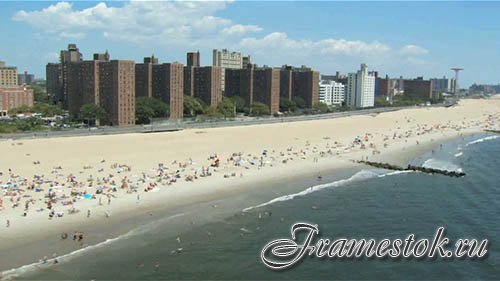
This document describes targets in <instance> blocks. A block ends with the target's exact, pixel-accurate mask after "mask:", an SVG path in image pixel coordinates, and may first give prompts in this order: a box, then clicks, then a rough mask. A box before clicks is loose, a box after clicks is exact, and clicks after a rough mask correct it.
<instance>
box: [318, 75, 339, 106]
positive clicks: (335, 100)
mask: <svg viewBox="0 0 500 281" xmlns="http://www.w3.org/2000/svg"><path fill="white" fill-rule="evenodd" d="M344 100H345V86H344V84H342V83H338V82H335V81H321V82H320V83H319V101H320V102H322V103H325V104H326V105H330V106H331V105H342V102H344Z"/></svg>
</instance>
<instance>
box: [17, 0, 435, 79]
mask: <svg viewBox="0 0 500 281" xmlns="http://www.w3.org/2000/svg"><path fill="white" fill-rule="evenodd" d="M230 2H231V1H225V2H222V1H174V2H172V1H131V2H125V3H123V4H121V6H119V7H109V6H108V5H106V4H105V3H98V4H96V5H94V6H91V7H88V8H84V9H75V7H73V5H72V4H71V3H68V2H59V3H56V4H53V5H50V6H49V7H47V8H45V9H41V10H35V11H19V12H17V13H16V14H15V15H14V16H13V19H14V20H16V21H20V22H25V23H27V24H29V25H31V26H33V27H35V28H37V29H39V30H42V31H44V32H46V33H49V34H52V35H54V36H55V37H57V38H62V39H68V38H70V39H83V38H85V36H86V35H87V34H88V33H91V32H92V33H95V34H101V35H102V37H103V38H104V39H106V40H113V41H118V42H123V43H131V44H132V45H138V46H147V47H151V48H165V47H167V48H171V49H177V50H180V49H182V50H187V49H189V48H197V49H211V48H229V49H232V50H237V51H241V52H243V53H245V54H250V55H252V57H253V60H254V62H255V63H258V64H268V65H281V64H295V65H301V64H308V65H310V66H313V67H315V68H318V69H320V70H321V69H332V68H333V69H339V70H342V67H344V69H350V70H353V67H354V69H357V68H358V67H359V64H360V63H362V62H365V63H368V64H369V65H370V66H371V67H373V68H378V69H381V70H383V69H384V68H385V69H392V68H396V67H401V65H406V66H407V65H410V66H419V67H424V66H425V65H426V64H428V62H427V60H426V59H425V55H427V54H428V53H429V51H428V50H427V49H425V48H423V47H420V46H417V45H412V44H409V45H406V46H403V47H402V48H399V47H393V46H390V45H388V44H385V43H383V42H379V41H366V40H359V39H358V40H351V39H342V38H319V39H300V38H291V37H289V36H288V34H287V33H285V32H270V33H267V34H264V35H260V33H259V32H262V30H263V29H262V27H260V26H259V25H256V24H241V23H237V22H234V21H232V20H230V19H228V18H224V17H221V16H220V15H219V12H221V11H223V10H224V9H226V7H227V5H228V3H230ZM250 33H258V34H257V35H254V36H249V35H248V34H250ZM416 57H418V59H417V58H416ZM347 67H348V68H347Z"/></svg>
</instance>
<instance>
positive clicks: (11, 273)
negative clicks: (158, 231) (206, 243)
mask: <svg viewBox="0 0 500 281" xmlns="http://www.w3.org/2000/svg"><path fill="white" fill-rule="evenodd" d="M183 215H185V213H179V214H175V215H172V216H169V217H166V218H162V219H160V220H156V221H153V222H150V223H148V224H146V225H143V226H140V227H137V228H134V229H132V230H130V231H129V232H127V233H125V234H122V235H120V236H117V237H115V238H110V239H106V240H105V241H103V242H101V243H98V244H95V245H91V246H87V247H85V248H81V249H78V250H76V251H73V252H71V253H68V254H66V255H62V256H58V257H55V258H51V259H48V260H47V262H46V263H44V264H43V263H40V262H37V263H32V264H28V265H23V266H21V267H18V268H13V269H9V270H5V271H3V272H1V273H0V280H10V279H11V278H13V277H17V276H19V275H23V274H26V273H31V272H33V271H35V270H38V269H45V268H50V267H51V266H52V265H54V260H55V259H57V261H58V263H62V262H68V261H70V260H72V259H74V258H76V257H78V256H81V255H82V254H84V253H87V252H89V251H92V250H95V249H98V248H102V247H104V246H106V245H109V244H112V243H114V242H117V241H120V240H125V239H128V238H130V237H132V236H136V235H139V234H142V233H145V232H147V231H149V230H151V229H152V228H154V227H156V226H158V225H161V222H164V221H168V220H171V219H174V218H176V217H180V216H183ZM159 222H160V223H159Z"/></svg>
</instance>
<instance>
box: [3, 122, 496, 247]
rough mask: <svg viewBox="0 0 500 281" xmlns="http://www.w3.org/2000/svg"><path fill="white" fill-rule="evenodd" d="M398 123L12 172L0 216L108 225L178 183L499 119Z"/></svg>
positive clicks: (376, 147)
mask: <svg viewBox="0 0 500 281" xmlns="http://www.w3.org/2000/svg"><path fill="white" fill-rule="evenodd" d="M396 123H397V124H400V126H395V127H394V128H393V129H391V130H389V131H386V132H384V133H380V132H376V131H367V132H365V133H364V134H360V135H355V136H353V138H352V140H351V141H348V142H345V141H344V142H341V141H338V140H333V137H332V136H324V137H323V138H322V139H321V140H317V141H315V142H311V141H310V140H302V141H303V142H302V144H298V143H299V142H300V141H301V140H299V139H297V138H296V139H295V140H294V141H295V145H290V146H289V147H287V148H286V149H284V150H275V149H268V148H263V149H262V151H261V152H260V153H245V152H243V151H236V152H233V153H231V154H229V155H220V154H219V153H217V152H213V153H211V154H209V155H207V157H206V160H205V161H202V162H201V163H197V162H195V161H194V160H193V159H191V158H188V159H187V160H170V161H165V162H163V163H156V164H155V165H154V167H152V168H151V169H149V170H147V171H137V170H135V169H134V167H133V165H130V164H127V163H110V164H108V159H101V160H100V161H99V162H98V163H95V164H94V165H89V164H87V165H83V166H82V169H81V170H80V171H65V169H64V167H63V166H62V165H57V166H54V167H52V169H51V172H50V174H35V175H20V174H18V173H17V172H16V170H15V168H14V167H12V168H9V169H8V170H7V171H0V188H1V193H0V215H2V213H3V212H4V211H5V210H8V209H10V210H12V211H13V212H11V214H16V215H11V216H9V217H6V216H3V217H4V218H5V228H6V229H12V228H14V227H15V223H16V222H17V221H18V220H21V219H23V217H29V216H30V215H31V214H32V213H43V214H44V216H45V214H46V216H47V220H49V221H52V220H61V219H64V218H65V217H67V216H78V215H79V213H80V212H82V210H81V208H82V206H81V205H80V203H81V202H88V201H92V202H95V203H96V204H97V206H99V207H102V208H101V209H95V210H93V209H92V210H91V209H87V210H86V212H85V211H83V212H82V213H83V214H80V215H83V216H86V218H88V219H94V218H96V217H97V218H104V219H106V218H109V217H110V213H109V211H107V210H105V204H107V205H108V206H109V205H111V203H112V201H113V200H120V199H121V198H124V197H127V196H131V195H133V196H135V198H136V202H137V203H139V202H140V201H141V198H142V197H146V196H148V194H149V193H155V192H158V191H160V190H161V189H165V188H174V187H175V186H176V183H178V182H181V181H184V182H191V183H194V182H197V181H199V180H201V179H203V178H207V177H223V178H225V179H231V178H241V177H244V175H245V173H247V172H248V171H250V170H258V169H263V168H264V167H275V166H279V165H287V164H289V163H290V162H294V161H311V160H312V161H313V163H317V162H318V161H320V159H322V158H331V157H338V158H342V157H345V158H346V159H348V158H349V157H350V154H349V152H352V151H360V152H366V153H362V154H361V155H362V157H363V158H364V159H368V157H371V156H374V155H378V154H380V153H381V152H382V151H383V150H384V149H386V148H388V147H389V146H391V145H392V144H393V143H396V142H403V141H404V142H405V143H407V142H408V141H409V140H412V139H414V141H415V145H419V144H420V142H419V138H418V137H417V136H423V135H431V134H440V133H443V134H444V133H445V132H448V133H449V132H456V134H461V133H462V132H463V131H464V130H466V129H471V128H475V129H482V130H484V129H497V130H498V128H499V127H498V126H499V124H500V115H499V114H485V116H484V119H483V120H466V119H465V118H464V119H463V120H455V121H453V122H452V121H448V122H442V123H440V122H436V123H433V124H422V123H418V122H417V121H416V120H415V119H412V118H411V117H405V118H404V119H402V120H397V121H396ZM404 123H406V124H404ZM403 124H404V126H403ZM408 125H410V126H408ZM402 128H405V129H402ZM412 144H413V143H412ZM14 145H22V143H14ZM364 159H362V160H364ZM43 164H44V163H43V159H41V160H36V161H34V162H33V165H43ZM188 188H189V187H188ZM85 206H87V207H88V206H89V205H88V204H87V205H85ZM92 206H96V205H92ZM88 208H90V207H88ZM92 208H93V207H92ZM99 214H102V215H99ZM16 216H17V217H16ZM68 238H69V235H68V234H67V232H63V233H61V239H62V240H66V239H68ZM73 240H74V241H76V242H80V243H82V241H83V240H84V234H83V233H82V232H79V231H75V232H74V235H73Z"/></svg>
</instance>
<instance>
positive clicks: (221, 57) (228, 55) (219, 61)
mask: <svg viewBox="0 0 500 281" xmlns="http://www.w3.org/2000/svg"><path fill="white" fill-rule="evenodd" d="M212 62H213V63H212V65H213V66H220V67H222V73H221V86H222V89H224V85H225V77H226V68H230V69H241V68H243V57H242V56H241V53H238V52H230V51H228V50H227V49H223V50H222V51H219V50H216V49H214V50H213V54H212Z"/></svg>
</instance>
